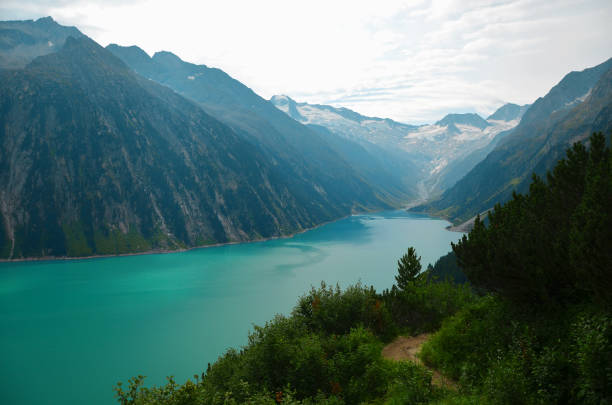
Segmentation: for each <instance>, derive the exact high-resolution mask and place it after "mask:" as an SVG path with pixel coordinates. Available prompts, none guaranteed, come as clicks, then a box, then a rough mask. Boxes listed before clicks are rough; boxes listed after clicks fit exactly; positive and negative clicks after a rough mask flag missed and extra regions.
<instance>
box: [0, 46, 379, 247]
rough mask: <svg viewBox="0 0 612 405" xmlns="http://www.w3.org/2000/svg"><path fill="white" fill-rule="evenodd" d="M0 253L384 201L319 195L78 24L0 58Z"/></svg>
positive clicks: (152, 236)
mask: <svg viewBox="0 0 612 405" xmlns="http://www.w3.org/2000/svg"><path fill="white" fill-rule="evenodd" d="M0 75H1V77H0V122H2V127H0V145H1V146H0V214H1V215H0V222H1V223H0V224H1V225H2V226H1V229H2V230H1V231H0V243H2V245H1V246H0V255H1V257H4V258H19V257H35V256H65V255H68V256H83V255H91V254H115V253H124V252H134V251H144V250H150V249H156V248H161V249H166V248H167V249H172V248H177V247H182V246H195V245H203V244H207V243H214V242H227V241H244V240H250V239H257V238H261V237H269V236H274V235H282V234H288V233H291V232H294V231H296V230H299V229H303V228H305V227H309V226H313V225H315V224H317V223H321V222H323V221H327V220H330V219H334V218H338V217H340V216H342V215H346V214H349V213H350V212H351V210H352V209H361V208H368V207H374V206H376V204H379V206H384V203H382V202H381V201H379V200H377V199H376V197H373V196H372V195H371V194H370V195H368V193H367V191H368V187H367V185H366V184H364V183H360V182H359V179H355V178H353V181H354V182H355V183H356V187H357V188H358V189H359V190H360V191H361V192H362V193H363V195H357V194H353V195H351V196H347V198H345V199H344V200H342V201H338V200H331V199H330V197H329V195H328V192H327V189H326V188H325V187H324V186H322V185H320V184H319V183H318V182H317V179H316V178H311V179H309V180H310V181H308V182H307V181H304V180H302V179H299V180H295V179H292V178H291V177H289V176H287V175H286V173H285V172H284V167H283V166H282V165H279V164H277V162H274V161H271V160H270V159H269V157H268V156H266V153H265V151H262V150H261V148H260V147H258V146H257V145H255V144H253V143H251V142H248V141H247V140H245V138H243V137H241V136H238V135H237V134H236V133H235V132H234V131H233V130H232V129H230V128H228V127H227V126H226V125H224V124H222V123H221V122H219V121H218V120H216V119H214V118H213V117H211V116H209V115H208V114H206V113H205V112H204V111H203V110H202V109H201V108H200V107H199V106H197V105H195V104H194V103H192V102H191V101H188V100H186V99H184V98H183V97H181V96H179V95H178V94H176V93H174V92H173V91H171V90H169V89H167V88H165V87H163V86H160V85H158V84H156V83H154V82H152V81H150V80H146V79H143V78H141V77H140V76H138V75H137V74H135V73H133V72H132V71H131V70H130V69H129V68H128V67H127V66H126V65H125V64H124V63H123V62H122V61H120V60H119V59H118V58H116V57H115V56H113V55H112V54H111V53H110V52H108V51H107V50H105V49H104V48H102V47H100V46H99V45H97V44H96V43H95V42H93V41H92V40H90V39H89V38H87V37H80V38H78V39H75V38H71V37H70V38H68V39H67V40H66V43H65V45H64V47H63V48H62V49H61V50H60V51H59V52H57V53H53V54H49V55H46V56H41V57H39V58H37V59H35V60H34V61H33V62H32V63H31V64H29V65H28V66H27V67H26V68H25V69H21V70H14V71H2V72H0Z"/></svg>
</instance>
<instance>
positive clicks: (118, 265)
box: [0, 211, 461, 405]
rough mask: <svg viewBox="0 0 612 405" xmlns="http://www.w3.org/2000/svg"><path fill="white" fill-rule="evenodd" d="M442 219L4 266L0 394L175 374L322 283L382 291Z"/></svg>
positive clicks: (85, 389)
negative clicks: (160, 251)
mask: <svg viewBox="0 0 612 405" xmlns="http://www.w3.org/2000/svg"><path fill="white" fill-rule="evenodd" d="M447 225H448V222H446V221H442V220H438V219H432V218H429V217H426V216H421V215H415V214H410V213H407V212H403V211H394V212H383V213H376V214H367V215H356V216H352V217H349V218H346V219H343V220H340V221H337V222H334V223H330V224H327V225H325V226H322V227H320V228H317V229H314V230H311V231H308V232H305V233H302V234H299V235H296V236H294V237H292V238H288V239H277V240H271V241H266V242H257V243H246V244H239V245H229V246H220V247H211V248H206V249H196V250H191V251H187V252H180V253H171V254H152V255H140V256H125V257H112V258H102V259H87V260H70V261H45V262H20V263H0V403H2V404H28V405H29V404H62V405H72V404H93V405H97V404H102V405H104V404H114V403H116V400H115V398H114V392H113V386H114V385H115V384H116V383H117V382H118V381H127V379H128V378H129V377H132V376H135V375H138V374H142V375H145V376H147V379H146V380H145V381H146V383H147V384H148V385H150V384H161V383H163V382H164V381H165V376H167V375H174V376H175V377H176V380H177V381H178V382H181V383H182V382H184V381H185V380H186V379H187V378H190V377H192V376H193V375H194V374H200V373H201V372H202V371H204V370H205V369H206V366H207V363H209V362H210V363H212V362H214V361H215V359H216V358H217V357H218V356H219V355H221V354H222V353H224V352H225V351H226V350H227V349H228V348H230V347H236V348H239V347H240V346H241V345H244V344H245V343H246V342H247V334H248V332H249V330H251V329H252V325H253V324H260V325H261V324H263V323H265V321H266V320H269V319H271V318H272V317H273V316H274V315H275V314H277V313H283V314H289V313H290V312H291V309H292V307H293V305H294V304H295V303H296V300H297V298H298V297H299V296H300V295H302V294H304V293H305V292H307V291H308V290H309V289H310V287H311V286H318V285H319V284H320V282H321V281H322V280H323V281H325V282H326V283H328V284H336V283H338V284H340V286H341V287H343V286H347V285H350V284H354V283H356V282H358V281H361V282H362V283H363V284H365V285H373V286H374V287H375V288H376V289H378V290H381V289H384V288H389V287H391V285H392V284H393V282H394V275H395V273H396V269H397V260H398V258H399V257H400V256H402V255H403V254H404V253H405V251H406V249H407V248H408V247H409V246H414V247H415V248H416V249H417V253H418V254H419V255H420V256H421V257H422V264H423V268H425V267H426V266H427V264H428V263H433V262H435V260H436V259H437V258H438V257H440V256H441V255H444V254H446V253H447V252H448V251H449V250H450V242H451V241H456V240H458V239H459V237H460V236H461V234H458V233H454V232H449V231H447V230H446V229H445V227H446V226H447Z"/></svg>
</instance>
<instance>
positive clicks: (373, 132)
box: [270, 96, 422, 194]
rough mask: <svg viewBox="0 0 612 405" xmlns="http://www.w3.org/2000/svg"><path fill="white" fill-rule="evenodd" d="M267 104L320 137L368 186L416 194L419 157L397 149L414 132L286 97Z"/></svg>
mask: <svg viewBox="0 0 612 405" xmlns="http://www.w3.org/2000/svg"><path fill="white" fill-rule="evenodd" d="M270 102H271V103H272V104H273V105H274V106H275V107H276V108H278V109H279V110H280V111H283V112H284V113H285V114H287V115H288V116H289V117H291V118H293V119H294V120H296V121H298V122H300V123H302V124H304V125H306V126H308V127H310V128H312V129H314V130H316V131H317V132H319V133H321V134H322V135H323V136H324V138H325V140H326V141H327V142H328V143H330V144H331V145H332V147H333V148H334V149H335V150H336V151H338V152H339V153H340V154H341V155H342V156H343V157H344V158H345V159H346V160H347V161H348V162H349V163H351V165H352V166H353V167H355V168H357V169H358V170H360V172H361V173H363V176H364V177H365V178H366V179H368V180H369V181H370V182H374V183H377V184H382V185H384V186H385V188H391V189H393V188H400V189H403V190H410V192H411V194H415V193H417V192H418V190H417V189H418V186H417V183H418V181H419V179H420V178H421V177H422V168H421V166H422V164H419V163H417V162H418V160H419V155H418V154H415V153H411V152H410V151H405V150H403V149H401V148H398V144H399V143H400V142H401V140H402V138H403V137H404V136H405V134H406V132H407V131H410V130H413V129H415V128H416V126H414V125H406V124H402V123H399V122H395V121H393V120H390V119H383V118H376V117H366V116H363V115H361V114H359V113H357V112H355V111H352V110H349V109H347V108H335V107H332V106H328V105H318V104H317V105H311V104H308V103H297V102H296V101H294V100H293V99H291V98H290V97H288V96H273V97H272V98H271V99H270Z"/></svg>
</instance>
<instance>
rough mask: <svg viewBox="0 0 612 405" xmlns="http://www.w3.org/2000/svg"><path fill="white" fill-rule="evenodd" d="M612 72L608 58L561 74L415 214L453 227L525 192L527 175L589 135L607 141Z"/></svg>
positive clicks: (550, 164) (611, 108)
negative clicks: (423, 213) (464, 172)
mask: <svg viewBox="0 0 612 405" xmlns="http://www.w3.org/2000/svg"><path fill="white" fill-rule="evenodd" d="M611 69H612V59H609V60H608V61H606V62H604V63H602V64H600V65H597V66H595V67H593V68H589V69H585V70H583V71H582V72H571V73H569V74H568V75H566V76H565V77H564V78H563V80H561V81H560V82H559V84H557V85H556V86H554V87H553V88H552V89H551V90H550V91H549V92H548V94H547V95H546V96H544V97H542V98H539V99H538V100H536V102H535V103H533V105H531V106H530V107H529V108H528V109H527V111H525V113H524V115H523V118H522V120H521V122H520V124H519V125H518V126H517V127H516V128H515V129H514V130H512V131H511V132H510V133H507V134H506V135H505V137H504V139H503V140H501V141H499V142H498V144H497V145H496V146H495V148H493V149H492V150H491V151H490V153H488V154H487V155H486V158H484V160H482V161H481V162H480V163H478V164H477V165H476V166H475V167H474V168H473V169H472V170H471V171H470V172H469V173H468V174H467V175H466V176H465V177H463V178H462V179H461V180H460V181H458V182H457V183H456V184H455V185H454V186H453V187H451V188H449V189H447V190H446V191H445V192H444V193H443V194H442V195H441V196H440V198H438V199H436V200H434V201H432V202H430V203H428V204H425V205H423V206H421V207H418V208H417V210H422V211H427V212H430V213H433V214H436V215H441V216H444V217H446V218H449V219H451V220H453V221H454V222H456V223H459V222H462V221H466V220H468V219H470V218H471V217H473V216H474V215H476V214H478V213H481V212H484V211H485V210H487V209H489V208H491V207H493V206H494V205H495V204H496V203H501V202H504V201H506V200H508V199H509V198H510V197H511V195H512V193H513V192H514V191H518V192H525V191H527V189H528V187H529V184H530V182H531V175H532V173H536V174H538V175H540V176H542V175H544V174H545V173H546V171H547V170H550V169H551V168H552V167H553V166H554V164H555V163H556V162H557V161H558V160H559V159H561V158H563V156H564V155H565V150H566V149H567V148H568V147H569V146H570V145H571V144H572V143H573V142H577V141H585V140H586V138H587V137H588V136H589V135H590V134H591V133H592V132H599V131H602V132H604V133H605V134H606V135H607V136H608V137H609V136H610V131H612V70H611ZM521 108H522V107H521ZM512 109H513V110H514V111H516V110H517V108H516V107H513V108H512ZM498 113H499V114H498ZM506 113H508V111H501V112H500V111H498V112H496V113H495V114H493V115H492V117H505V116H506V115H505V114H506ZM489 118H491V117H489Z"/></svg>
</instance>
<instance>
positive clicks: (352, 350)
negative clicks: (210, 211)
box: [116, 135, 612, 404]
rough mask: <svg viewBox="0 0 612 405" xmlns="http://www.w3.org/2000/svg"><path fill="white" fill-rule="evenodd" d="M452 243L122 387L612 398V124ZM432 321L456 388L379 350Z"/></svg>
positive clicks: (246, 396) (363, 397)
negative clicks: (170, 370) (608, 141)
mask: <svg viewBox="0 0 612 405" xmlns="http://www.w3.org/2000/svg"><path fill="white" fill-rule="evenodd" d="M453 252H454V253H452V254H450V255H448V256H445V257H444V258H441V260H439V261H438V262H437V263H436V265H435V266H433V267H431V268H428V270H427V271H425V272H423V273H419V272H418V270H420V260H419V258H418V257H417V255H416V252H415V251H414V249H409V250H408V252H407V253H406V255H405V256H404V257H402V258H401V259H400V261H399V262H398V275H397V277H396V280H397V286H393V288H392V289H390V290H385V291H382V292H376V291H375V290H374V289H373V288H368V287H365V286H362V285H356V286H353V287H349V288H348V289H346V290H344V291H341V290H340V289H339V288H338V287H335V288H333V287H328V286H326V285H324V284H322V285H321V287H320V288H316V289H315V288H313V289H312V290H311V291H310V293H308V294H306V295H304V296H303V297H301V298H300V299H299V301H298V303H297V305H296V306H295V308H294V310H293V312H292V313H291V315H290V316H287V317H285V316H280V315H279V316H277V317H276V318H274V319H273V320H272V321H270V322H268V323H267V324H266V325H264V326H263V327H256V328H255V330H254V331H253V332H252V333H251V334H250V336H249V341H248V344H247V345H246V346H245V347H244V348H242V349H241V350H240V351H237V350H230V351H228V352H227V353H226V354H225V355H223V356H222V357H220V358H219V360H218V361H217V362H216V363H214V364H213V365H211V366H209V367H208V369H207V370H206V372H205V373H203V374H202V375H201V376H194V380H193V381H187V382H186V383H184V384H182V385H179V384H176V383H175V382H174V381H173V380H172V379H170V380H169V382H168V384H167V385H165V386H162V387H153V388H146V387H143V377H136V378H133V379H131V380H130V381H129V384H128V386H127V387H126V388H123V387H122V386H121V385H119V386H118V387H117V388H116V391H117V395H118V399H119V402H120V403H122V404H232V403H251V404H274V403H281V402H282V403H286V404H311V403H321V404H357V403H374V404H379V403H380V404H382V403H389V404H405V403H407V404H421V403H437V404H479V403H498V404H550V403H568V404H605V403H612V157H611V155H610V151H609V149H607V148H606V147H605V142H604V137H603V136H601V135H593V136H592V137H591V139H590V150H587V149H586V148H585V147H584V146H582V145H580V144H577V145H575V146H574V147H573V148H572V149H571V150H569V151H568V154H567V158H566V159H564V160H562V161H560V162H559V163H558V164H557V166H556V167H555V169H554V171H553V172H552V173H550V174H549V175H548V176H547V179H546V181H544V180H542V179H539V178H537V177H534V179H533V182H532V185H531V188H530V191H529V193H528V194H526V195H514V197H513V199H512V200H511V201H510V202H508V203H507V204H505V205H503V206H499V205H498V206H497V207H496V208H495V209H494V211H493V212H492V214H491V215H490V217H489V223H488V225H485V224H484V223H483V222H481V221H480V220H477V221H476V224H475V227H474V229H473V230H472V231H471V232H470V234H469V235H468V236H466V237H464V238H463V239H462V240H461V241H460V242H459V243H458V244H457V245H453ZM457 264H458V266H457ZM458 267H460V268H461V270H458ZM445 274H450V275H452V277H453V279H454V280H457V281H458V282H462V283H461V284H459V283H455V282H454V281H453V279H450V278H448V279H443V277H444V275H445ZM465 277H467V279H468V280H469V283H463V281H465ZM430 331H437V332H436V333H435V334H434V335H433V337H432V338H431V339H430V341H429V342H427V343H426V344H425V346H424V347H423V349H422V353H421V355H422V358H423V360H424V361H425V363H426V364H427V365H428V366H431V367H434V368H435V369H437V370H438V371H440V372H442V373H443V374H444V375H446V376H448V377H450V378H452V379H455V380H456V381H458V382H459V387H460V388H459V390H457V391H455V390H447V389H445V388H440V387H437V386H435V385H433V384H432V382H431V372H430V371H428V369H426V368H425V367H423V366H420V365H416V364H413V363H410V362H393V361H389V360H385V359H383V358H382V357H381V354H380V353H381V349H382V347H383V345H384V344H385V343H386V342H389V341H391V340H392V339H393V338H394V337H396V336H398V335H400V334H408V335H413V334H417V333H421V332H430Z"/></svg>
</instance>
